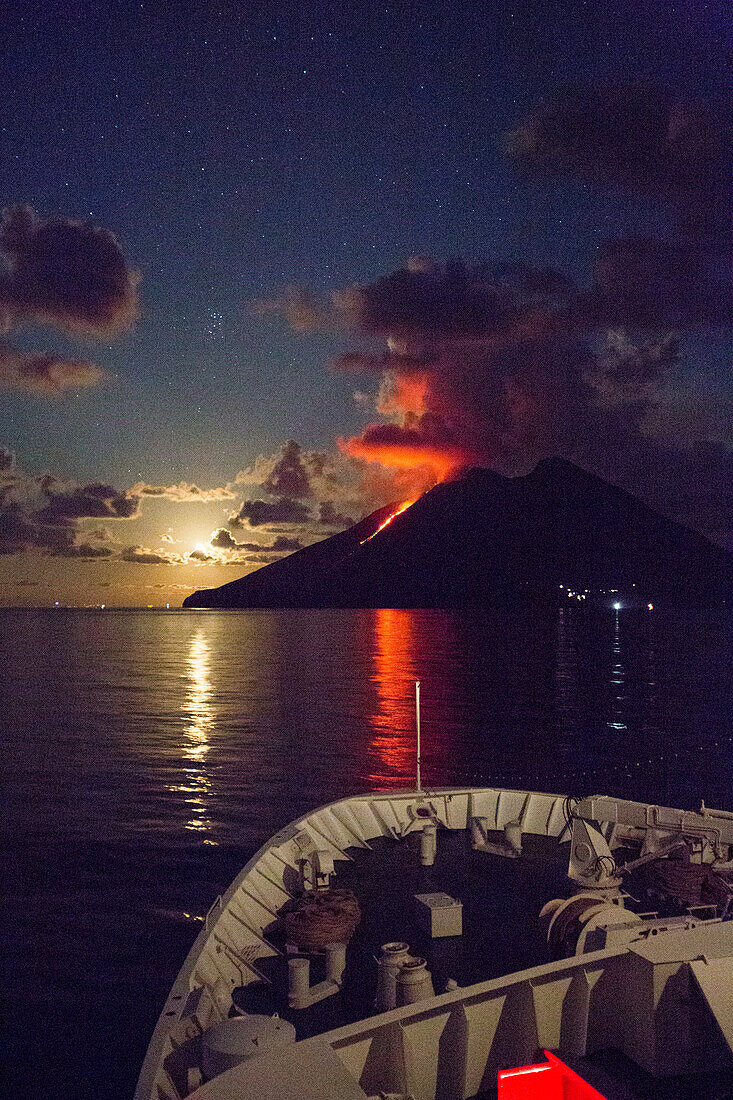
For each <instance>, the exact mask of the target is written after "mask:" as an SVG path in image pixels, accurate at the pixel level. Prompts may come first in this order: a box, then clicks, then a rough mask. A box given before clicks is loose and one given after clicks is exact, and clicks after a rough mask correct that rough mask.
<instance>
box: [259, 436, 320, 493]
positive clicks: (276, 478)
mask: <svg viewBox="0 0 733 1100" xmlns="http://www.w3.org/2000/svg"><path fill="white" fill-rule="evenodd" d="M262 488H263V489H264V490H265V491H266V492H268V493H270V494H271V495H272V496H277V497H291V498H294V499H295V500H302V499H303V498H304V497H310V496H313V490H312V489H311V484H310V477H309V472H308V469H307V468H306V465H305V463H304V461H303V454H302V450H301V447H300V444H299V443H296V441H295V440H294V439H289V440H288V441H287V443H285V444H284V446H283V448H282V453H281V455H280V457H279V458H278V460H277V461H276V463H275V465H274V466H273V467H272V469H271V470H270V472H269V474H267V476H266V477H265V479H264V481H263V482H262Z"/></svg>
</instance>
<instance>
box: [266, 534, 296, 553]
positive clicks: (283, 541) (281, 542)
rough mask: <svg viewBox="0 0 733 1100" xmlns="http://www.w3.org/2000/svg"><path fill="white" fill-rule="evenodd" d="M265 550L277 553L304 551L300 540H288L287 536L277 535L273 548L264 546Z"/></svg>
mask: <svg viewBox="0 0 733 1100" xmlns="http://www.w3.org/2000/svg"><path fill="white" fill-rule="evenodd" d="M262 549H263V550H272V551H273V552H276V553H288V554H289V553H292V552H293V551H294V550H302V549H303V543H302V542H301V541H300V539H295V538H288V536H287V535H277V536H276V537H275V541H274V542H273V544H272V546H263V547H262Z"/></svg>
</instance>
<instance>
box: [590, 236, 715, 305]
mask: <svg viewBox="0 0 733 1100" xmlns="http://www.w3.org/2000/svg"><path fill="white" fill-rule="evenodd" d="M593 276H594V281H593V285H592V287H591V288H590V290H589V291H587V292H583V293H580V294H578V295H577V296H576V298H575V300H574V301H573V303H572V304H571V307H570V311H571V315H572V316H573V320H574V323H575V324H576V325H583V324H586V325H587V324H590V325H598V324H600V325H603V324H609V325H636V326H639V325H641V326H657V325H697V324H709V325H720V326H729V325H730V321H731V316H730V310H729V308H728V306H729V303H728V291H727V287H725V286H724V284H723V279H722V278H721V274H720V271H719V266H718V263H717V261H716V259H715V258H714V257H712V256H710V255H709V254H708V253H706V252H705V251H704V250H703V249H701V248H699V247H698V246H696V245H692V244H690V243H689V242H688V241H684V240H678V241H663V240H659V239H658V238H654V237H647V236H643V235H640V234H636V235H633V236H628V237H620V238H615V239H610V240H606V241H603V242H601V244H600V245H599V247H598V251H597V254H596V257H595V261H594V264H593Z"/></svg>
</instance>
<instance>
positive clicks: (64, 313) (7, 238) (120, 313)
mask: <svg viewBox="0 0 733 1100" xmlns="http://www.w3.org/2000/svg"><path fill="white" fill-rule="evenodd" d="M0 252H1V253H2V258H3V259H4V261H5V267H6V271H5V273H4V274H0V313H2V314H4V315H5V317H6V319H7V320H6V326H7V327H10V326H14V325H17V324H20V323H23V322H31V323H34V324H47V325H54V326H56V327H58V328H61V329H64V330H65V331H67V332H70V333H73V334H77V335H83V336H93V337H97V338H103V339H107V338H109V337H110V336H116V335H117V334H119V333H120V332H122V331H124V330H125V329H127V328H129V327H130V326H131V325H132V323H133V322H134V320H135V318H136V317H137V314H138V310H139V302H138V293H137V287H138V283H139V279H140V277H139V275H138V273H137V272H136V271H134V270H133V269H132V268H131V267H130V266H129V265H128V263H127V261H126V259H125V256H124V254H123V252H122V249H121V247H120V245H119V242H118V241H117V239H116V237H115V236H114V235H113V234H112V233H110V232H109V230H107V229H102V228H99V227H97V226H92V225H90V224H88V223H85V222H79V221H73V220H71V219H69V218H61V217H56V218H47V219H42V218H39V217H38V215H37V214H36V213H35V211H34V210H33V209H32V208H31V207H30V206H22V205H17V206H10V207H7V208H6V209H5V210H4V211H3V216H2V223H1V224H0Z"/></svg>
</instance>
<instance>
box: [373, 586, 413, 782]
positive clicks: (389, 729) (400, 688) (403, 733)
mask: <svg viewBox="0 0 733 1100" xmlns="http://www.w3.org/2000/svg"><path fill="white" fill-rule="evenodd" d="M374 615H375V620H374V626H375V629H374V675H373V676H372V682H373V684H374V686H375V688H376V693H377V703H378V710H377V712H376V714H374V715H372V717H371V718H370V724H371V727H372V730H373V736H372V739H371V741H370V743H369V746H368V751H369V755H370V757H372V761H373V767H374V770H373V772H372V774H370V775H369V776H367V779H368V781H369V783H370V784H371V785H372V786H373V787H377V788H383V787H405V786H412V784H413V783H414V781H415V703H414V700H415V686H414V684H415V680H416V679H417V677H416V675H415V667H414V653H413V623H412V613H411V612H409V611H400V610H398V609H395V608H389V607H387V608H377V609H376V610H375V612H374Z"/></svg>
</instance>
